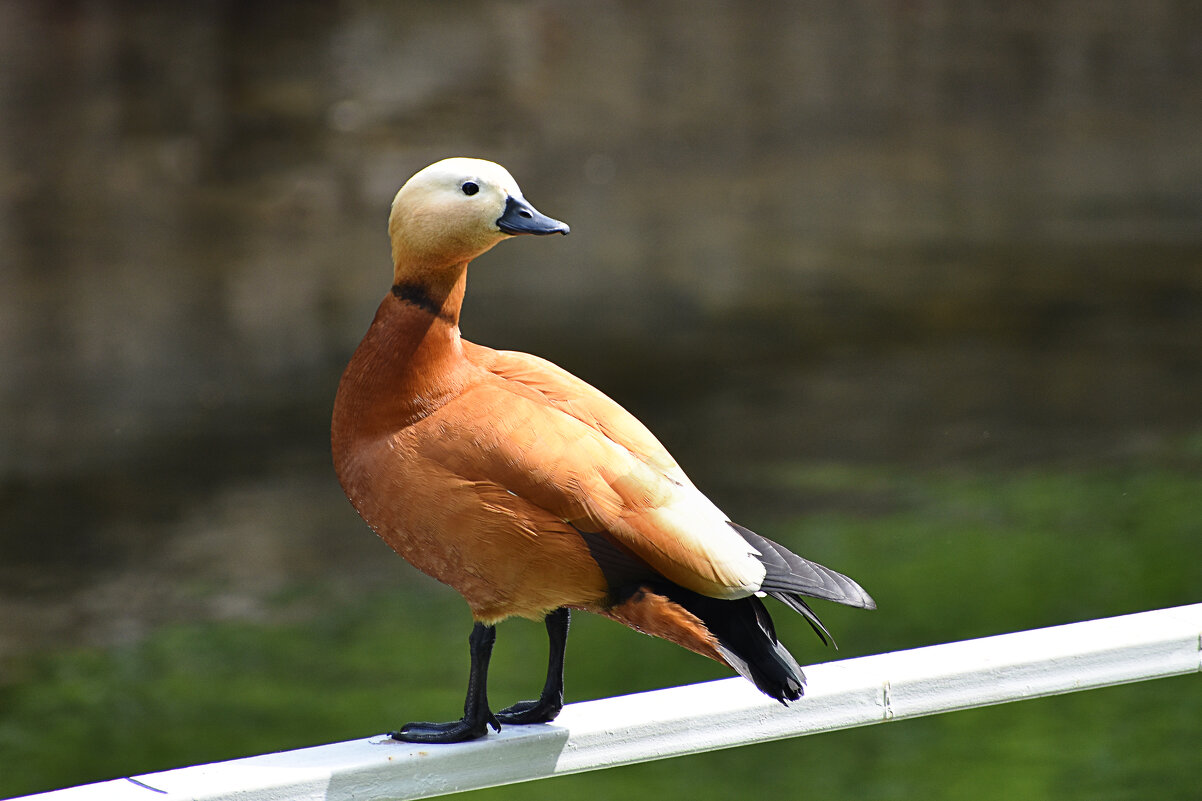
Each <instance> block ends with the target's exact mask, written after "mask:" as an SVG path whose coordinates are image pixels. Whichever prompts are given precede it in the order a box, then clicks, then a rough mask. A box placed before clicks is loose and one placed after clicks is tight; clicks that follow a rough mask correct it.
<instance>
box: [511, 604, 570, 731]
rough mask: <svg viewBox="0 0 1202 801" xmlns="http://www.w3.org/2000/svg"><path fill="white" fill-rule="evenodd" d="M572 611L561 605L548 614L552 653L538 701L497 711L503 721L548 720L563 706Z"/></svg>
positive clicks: (522, 703) (543, 721)
mask: <svg viewBox="0 0 1202 801" xmlns="http://www.w3.org/2000/svg"><path fill="white" fill-rule="evenodd" d="M570 623H571V613H570V612H569V611H568V608H567V607H566V606H565V607H561V608H559V609H556V610H555V611H554V612H552V613H551V614H549V615H547V639H548V640H550V642H551V655H550V657H549V658H548V660H547V683H546V684H544V685H543V692H542V695H540V696H539V698H538V700H537V701H519V702H518V703H516V704H514V705H513V706H510V707H506V708H505V709H502V710H501V711H500V712H498V713H497V720H499V721H501V722H502V723H548V722H550V721H552V720H555V716H556V715H558V714H559V711H560V710H561V709H563V658H564V653H565V651H566V650H567V645H568V625H569V624H570Z"/></svg>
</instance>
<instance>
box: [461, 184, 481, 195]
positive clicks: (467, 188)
mask: <svg viewBox="0 0 1202 801" xmlns="http://www.w3.org/2000/svg"><path fill="white" fill-rule="evenodd" d="M459 188H460V189H462V190H463V194H465V195H474V194H476V193H477V192H479V191H480V185H479V184H477V183H476V182H475V181H464V182H463V186H461V187H459Z"/></svg>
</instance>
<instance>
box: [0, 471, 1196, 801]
mask: <svg viewBox="0 0 1202 801" xmlns="http://www.w3.org/2000/svg"><path fill="white" fill-rule="evenodd" d="M1198 451H1199V449H1198V448H1196V447H1183V448H1182V449H1181V450H1180V451H1179V452H1176V453H1174V454H1168V455H1163V456H1162V458H1159V459H1157V460H1155V461H1154V462H1148V461H1142V462H1139V463H1128V464H1120V465H1106V466H1101V467H1093V468H1079V467H1078V468H1057V469H1051V468H1047V469H1040V470H1024V471H998V472H994V473H988V474H979V473H973V474H960V473H955V472H924V473H914V472H908V471H905V470H902V469H900V468H895V467H862V466H855V467H853V466H846V465H785V466H779V467H778V468H776V469H773V470H771V471H769V472H766V473H764V474H762V475H759V474H756V475H754V476H750V478H751V479H752V480H755V481H759V482H762V483H766V484H770V485H772V486H773V487H774V488H779V489H781V490H782V491H788V492H790V493H796V494H798V495H800V496H801V497H804V498H806V499H808V502H809V505H810V507H812V508H810V509H808V511H807V512H806V513H805V514H793V515H789V516H776V517H773V516H769V517H768V519H767V521H766V525H760V526H759V527H758V530H759V531H760V532H761V533H763V534H765V535H766V536H769V537H772V538H774V539H778V540H780V541H781V542H783V543H786V544H788V545H790V546H791V547H793V548H795V549H796V550H798V551H799V552H801V553H803V554H805V555H806V556H809V557H811V558H813V559H815V560H818V561H821V562H823V563H825V564H829V565H831V566H834V567H836V568H837V569H840V570H843V571H845V572H847V573H849V574H850V575H852V576H855V577H856V578H857V579H858V580H860V581H861V582H862V583H863V584H864V586H865V587H867V588H868V589H869V591H870V592H872V593H873V595H874V596H875V597H876V599H877V601H878V602H879V604H880V610H879V611H877V612H874V613H864V612H860V611H857V610H850V609H843V608H840V607H834V606H831V605H829V604H823V605H822V608H821V609H819V613H820V614H821V615H822V616H823V618H824V619H825V620H826V621H827V623H828V625H830V627H831V629H832V631H834V633H835V635H836V637H837V638H838V640H839V642H840V644H841V646H842V649H843V650H841V651H839V652H834V651H831V650H826V649H823V648H822V647H821V645H820V644H819V643H818V642H817V641H816V640H815V639H814V637H813V635H812V633H810V632H809V630H808V628H807V627H806V626H805V624H804V622H803V621H801V620H800V619H798V618H796V617H794V616H790V615H788V614H786V610H784V609H783V608H778V609H777V610H776V614H775V617H776V620H777V622H778V629H779V633H780V635H781V638H782V639H783V640H784V641H785V642H786V643H788V644H789V646H790V648H791V649H792V650H793V651H794V653H795V654H796V655H797V656H798V658H799V660H800V661H801V662H802V663H803V664H805V663H807V662H816V661H826V660H829V659H837V658H845V657H850V656H857V655H860V654H867V653H876V652H882V651H888V650H894V649H900V648H911V647H916V646H920V645H925V644H929V643H934V642H944V641H950V640H956V639H964V638H968V637H977V636H984V635H989V634H994V633H1000V632H1006V631H1015V630H1019V629H1025V628H1032V627H1037V626H1046V625H1054V624H1057V623H1064V622H1070V621H1074V620H1084V619H1089V618H1095V617H1104V616H1108V615H1114V614H1122V613H1125V612H1134V611H1140V610H1144V609H1152V608H1159V607H1164V606H1173V605H1179V604H1185V603H1193V602H1197V601H1198V600H1199V598H1200V595H1202V589H1200V588H1202V537H1199V521H1202V492H1199V488H1200V483H1199V477H1200V476H1202V457H1200V455H1199V452H1198ZM747 522H750V523H752V524H753V525H754V524H755V521H747ZM427 590H428V585H421V586H420V587H419V588H417V589H414V588H412V587H409V588H401V589H398V590H397V591H396V592H392V593H388V594H371V595H365V596H363V597H358V598H355V599H351V600H347V599H345V598H340V597H337V596H336V595H333V594H330V593H328V592H327V591H326V590H325V589H323V588H320V587H297V588H292V590H291V591H290V593H289V596H288V597H287V598H281V599H280V601H279V603H280V605H281V607H289V608H291V606H295V605H296V602H297V599H298V598H299V599H302V600H303V601H304V603H303V604H302V605H303V606H304V608H309V609H311V608H314V607H316V608H320V609H321V611H320V612H316V613H310V614H307V615H304V616H302V617H300V619H296V620H293V621H292V622H288V623H283V624H275V625H268V624H255V623H246V622H224V623H204V624H201V623H196V624H189V625H177V626H172V627H169V628H164V629H161V630H159V631H157V632H156V633H154V634H153V635H152V636H150V637H148V638H147V639H145V640H143V641H141V642H138V643H136V644H132V645H127V646H122V647H114V648H110V649H103V650H102V649H78V650H73V651H68V652H62V653H56V654H51V655H43V656H40V657H36V658H31V659H28V660H26V661H24V662H23V663H22V664H20V665H18V666H16V669H15V671H14V675H16V677H17V678H16V680H15V681H13V682H11V683H9V684H8V685H7V686H4V687H2V688H0V765H2V770H0V795H2V796H9V795H15V794H23V793H29V792H35V791H39V790H45V789H51V788H54V787H61V786H66V785H72V784H78V783H83V782H88V781H97V780H101V779H106V778H112V777H116V776H125V775H132V774H137V773H142V772H148V771H153V770H160V769H166V768H170V767H177V766H180V765H186V764H196V763H200V762H206V761H212V760H219V759H228V758H232V757H237V756H243V755H247V754H253V753H261V752H267V751H276V750H282V749H289V748H297V747H302V746H306V745H313V744H317V743H324V742H333V741H337V740H343V739H351V738H356V737H364V736H370V735H373V734H377V733H380V732H382V731H386V730H388V729H390V728H395V727H396V726H398V725H400V724H402V723H404V722H406V721H408V720H417V719H425V720H441V719H448V718H451V717H453V716H455V715H456V714H457V713H458V712H459V710H460V709H461V705H462V697H463V687H464V681H465V678H466V671H467V653H466V651H467V648H466V637H467V633H468V630H469V628H470V619H469V616H468V614H467V611H466V608H465V606H464V605H463V604H462V602H461V601H460V600H459V599H458V598H457V596H454V595H453V594H452V593H451V592H450V591H442V590H440V591H436V592H429V591H427ZM545 649H546V643H545V636H544V634H543V631H542V627H541V626H540V625H537V624H532V623H526V622H521V621H518V622H512V623H506V624H504V625H503V626H502V627H501V629H500V634H499V637H498V645H497V652H496V655H495V658H494V665H493V670H492V675H491V683H490V697H491V699H492V702H493V705H494V706H496V707H500V706H504V705H506V704H508V703H510V702H511V701H513V700H516V699H518V698H527V697H531V696H532V695H533V694H535V692H536V691H537V689H538V688H539V686H540V685H541V671H542V669H543V665H544V660H545ZM725 675H727V673H726V672H725V671H724V670H723V669H721V668H720V667H719V666H717V665H714V664H712V663H710V662H708V661H706V660H704V659H701V658H700V657H696V656H694V655H692V654H690V653H687V652H685V651H683V650H681V649H678V648H676V647H675V646H671V645H669V644H667V643H663V642H659V641H656V640H652V639H650V638H647V637H642V636H639V635H637V634H634V633H632V632H630V631H627V630H626V629H624V628H622V627H620V626H617V625H615V624H613V623H610V622H608V621H604V620H600V619H597V618H593V617H590V616H587V615H577V616H576V617H575V619H574V628H573V637H572V639H571V641H570V643H569V655H568V696H569V701H575V700H583V699H586V698H596V697H602V696H607V695H614V694H622V693H628V692H635V691H639V690H644V689H649V688H653V687H659V686H668V685H671V684H682V683H686V682H694V681H701V680H706V679H711V678H717V677H722V676H725ZM1199 709H1202V681H1199V677H1183V678H1178V679H1170V680H1160V681H1154V682H1148V683H1143V684H1138V685H1131V686H1127V687H1120V688H1112V689H1107V690H1102V691H1095V692H1088V693H1081V694H1074V695H1070V696H1064V697H1060V698H1052V699H1043V700H1038V701H1028V702H1023V703H1019V704H1008V705H1005V706H1001V707H995V708H989V709H980V710H972V711H967V712H960V713H955V714H949V715H942V716H938V717H933V718H925V719H921V720H912V721H903V722H899V723H898V724H897V725H889V726H873V727H868V728H863V729H856V730H852V731H846V732H836V733H832V734H827V735H823V736H821V737H809V738H804V739H800V740H790V741H783V742H779V743H767V744H762V745H757V746H752V747H747V748H741V749H735V750H731V751H724V752H716V753H711V754H703V755H698V756H694V757H688V758H683V759H675V760H668V761H665V762H658V763H651V764H647V765H639V766H632V767H627V768H620V769H614V770H609V771H602V772H598V773H590V774H582V775H578V776H570V777H562V778H558V779H553V780H548V781H543V782H536V783H531V784H525V785H518V786H511V787H502V788H495V789H492V790H485V791H479V792H478V793H476V794H475V795H474V797H475V798H477V799H509V798H519V797H520V798H522V799H524V800H525V801H532V800H533V799H542V798H547V799H551V798H556V799H561V798H564V797H569V798H571V797H585V796H589V797H593V796H598V795H599V796H627V797H630V796H643V797H645V796H649V795H652V794H655V793H662V794H665V795H667V796H670V797H689V798H693V799H697V800H698V801H705V800H706V799H718V798H730V797H740V796H745V795H747V794H748V793H749V792H751V791H754V793H755V794H756V795H757V796H767V797H772V796H796V795H799V794H801V793H805V794H806V795H814V796H822V795H830V796H839V797H870V798H879V799H893V798H897V799H909V798H924V799H927V798H934V799H941V798H948V799H951V798H965V797H971V798H975V799H994V798H997V799H1002V798H1006V799H1010V798H1015V797H1021V798H1024V799H1032V800H1038V799H1044V798H1048V799H1052V798H1055V799H1060V800H1063V799H1073V798H1081V799H1084V798H1089V799H1125V798H1147V797H1155V798H1158V799H1161V801H1165V799H1196V798H1198V784H1197V775H1196V772H1197V771H1196V768H1197V754H1198V750H1197V749H1198V744H1199V743H1202V715H1199V714H1198V710H1199ZM67 754H69V757H68V756H65V755H67Z"/></svg>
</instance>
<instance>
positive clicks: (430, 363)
mask: <svg viewBox="0 0 1202 801" xmlns="http://www.w3.org/2000/svg"><path fill="white" fill-rule="evenodd" d="M461 266H462V269H460V270H459V272H458V275H457V277H456V278H455V280H454V281H453V283H451V284H450V285H449V286H442V287H440V286H437V285H435V286H433V287H431V286H430V285H429V284H428V283H423V282H419V281H404V280H400V281H398V282H397V283H395V284H394V285H393V287H392V291H391V292H390V293H389V294H388V296H386V297H385V298H384V300H383V302H381V303H380V308H379V309H378V310H377V311H376V316H375V319H374V320H373V321H372V324H371V327H370V328H369V329H368V330H367V334H366V335H365V336H364V337H363V341H362V342H361V343H359V347H358V349H357V350H356V351H355V354H354V356H352V357H351V361H350V364H348V365H347V368H346V371H345V372H344V373H343V375H342V381H341V382H340V383H339V385H338V396H337V398H336V399H335V401H334V432H333V433H334V438H335V445H336V447H337V442H338V440H339V439H343V440H351V439H355V438H358V437H359V436H365V435H366V436H377V435H379V434H382V433H385V432H390V431H397V430H399V429H401V428H404V427H405V426H408V425H411V424H413V423H414V422H417V421H418V420H420V419H422V418H424V417H426V416H427V415H429V414H430V413H431V412H433V411H434V410H436V409H437V408H439V407H440V406H441V405H442V404H443V403H445V402H446V399H447V398H449V397H453V396H454V395H456V394H458V392H460V391H461V390H462V384H463V382H464V381H465V380H466V379H465V367H466V361H465V359H464V356H463V345H462V342H461V341H460V338H459V311H460V308H461V307H462V305H463V294H464V290H465V288H466V286H467V269H466V268H467V264H466V263H465V264H463V265H461Z"/></svg>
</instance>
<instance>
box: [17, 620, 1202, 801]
mask: <svg viewBox="0 0 1202 801" xmlns="http://www.w3.org/2000/svg"><path fill="white" fill-rule="evenodd" d="M805 672H806V675H807V676H808V678H809V682H808V686H807V690H806V695H805V697H804V698H802V699H801V700H800V701H798V702H796V703H793V704H792V705H790V706H789V707H787V708H786V707H784V706H781V705H780V704H778V703H776V702H775V701H772V700H770V699H768V698H766V697H764V696H763V695H761V694H760V693H759V692H758V691H756V690H755V688H754V687H752V686H751V684H750V683H748V682H746V681H744V680H743V679H741V678H732V679H724V680H722V681H714V682H708V683H705V684H694V685H690V686H686V687H675V688H672V689H667V690H657V691H654V692H647V693H640V694H638V695H628V696H622V697H619V698H606V699H602V700H598V701H586V702H584V703H578V704H570V705H568V706H567V707H565V708H564V710H563V712H562V713H561V714H560V716H559V718H558V719H557V720H556V721H555V723H553V724H549V725H543V726H524V727H523V726H513V727H508V728H506V729H504V730H503V731H502V732H501V733H500V734H490V735H489V736H488V737H487V738H485V739H483V740H477V741H475V742H471V743H464V744H461V745H441V746H440V745H436V746H414V745H410V744H406V743H398V742H394V741H392V740H390V739H388V738H386V737H383V736H379V737H372V738H368V739H363V740H353V741H350V742H344V743H334V744H332V745H322V746H317V747H314V748H303V749H300V750H297V751H285V752H281V753H277V754H264V755H262V756H254V757H248V758H246V759H236V760H233V761H230V762H218V763H214V764H210V765H197V766H194V767H188V768H179V769H177V770H168V771H163V772H161V773H153V774H147V775H143V776H135V777H131V778H128V779H117V780H114V781H108V782H101V783H99V784H89V785H83V786H80V787H73V788H69V789H66V790H58V791H55V792H51V793H44V794H41V795H38V796H28V798H38V799H45V801H51V799H53V801H98V800H99V799H113V800H114V801H156V799H168V800H170V799H195V800H196V801H201V800H202V799H203V800H204V801H218V800H219V799H229V800H230V801H234V800H235V799H236V800H237V801H269V800H270V801H276V800H277V799H314V800H317V799H326V800H328V801H341V800H342V799H347V801H349V799H352V798H353V799H360V800H362V799H410V798H429V797H432V796H438V795H444V794H447V793H454V792H461V791H463V790H473V789H478V788H481V787H491V786H495V785H499V784H509V783H512V782H522V781H529V780H532V779H541V778H545V777H548V776H557V775H562V774H565V773H578V772H581V771H587V770H596V769H598V768H609V767H615V766H618V765H628V764H631V763H634V762H646V761H650V760H653V759H664V758H667V757H674V756H681V755H683V754H695V753H699V752H702V751H711V750H714V749H718V748H730V747H732V746H738V745H747V744H750V743H755V742H763V741H767V740H777V739H782V738H785V737H799V736H801V735H804V734H817V733H820V732H826V731H833V730H836V729H845V728H850V727H853V726H864V725H867V724H870V723H883V722H887V721H891V720H902V719H905V718H910V717H918V716H920V715H933V714H937V713H939V712H951V711H954V710H958V709H968V708H971V707H979V706H987V705H990V704H1000V703H1005V702H1008V701H1018V700H1022V699H1026V698H1038V697H1040V696H1046V695H1055V694H1059V693H1068V692H1076V691H1079V690H1091V689H1095V688H1098V687H1107V686H1110V685H1114V684H1124V683H1127V682H1134V681H1144V680H1147V679H1155V678H1162V677H1166V676H1176V675H1181V674H1185V673H1198V672H1202V604H1194V605H1191V606H1180V607H1176V608H1173V609H1161V610H1157V611H1153V612H1142V613H1139V614H1134V615H1125V616H1122V617H1113V618H1106V619H1102V620H1090V621H1086V622H1083V623H1073V624H1070V625H1066V626H1055V627H1052V628H1046V629H1036V630H1034V631H1024V632H1017V633H1014V634H1002V635H999V636H996V637H986V638H983V639H979V640H966V641H963V642H954V643H948V644H946V645H934V646H930V647H927V648H916V649H914V650H911V651H898V652H895V653H889V654H880V655H877V656H867V657H862V658H859V659H847V660H844V661H841V662H828V663H826V664H821V665H811V666H809V667H807V668H805Z"/></svg>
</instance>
